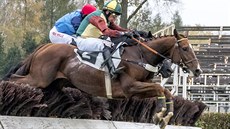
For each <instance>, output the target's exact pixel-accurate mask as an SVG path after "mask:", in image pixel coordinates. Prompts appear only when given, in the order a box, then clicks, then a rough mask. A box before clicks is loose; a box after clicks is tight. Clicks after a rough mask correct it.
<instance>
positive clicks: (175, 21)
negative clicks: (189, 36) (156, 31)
mask: <svg viewBox="0 0 230 129" xmlns="http://www.w3.org/2000/svg"><path fill="white" fill-rule="evenodd" d="M172 24H175V27H176V28H179V27H181V26H182V25H183V22H182V18H181V16H180V15H179V12H178V11H176V12H175V14H174V15H173V17H172Z"/></svg>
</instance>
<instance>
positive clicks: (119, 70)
mask: <svg viewBox="0 0 230 129" xmlns="http://www.w3.org/2000/svg"><path fill="white" fill-rule="evenodd" d="M123 69H125V66H122V67H119V68H116V69H115V70H114V71H113V73H114V74H119V73H121V71H122V70H123Z"/></svg>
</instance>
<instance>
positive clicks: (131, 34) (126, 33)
mask: <svg viewBox="0 0 230 129" xmlns="http://www.w3.org/2000/svg"><path fill="white" fill-rule="evenodd" d="M124 35H125V36H127V37H128V38H133V32H130V31H128V32H124Z"/></svg>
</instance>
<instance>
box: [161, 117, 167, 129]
mask: <svg viewBox="0 0 230 129" xmlns="http://www.w3.org/2000/svg"><path fill="white" fill-rule="evenodd" d="M166 125H167V123H165V120H164V119H162V121H161V122H160V129H165V127H166Z"/></svg>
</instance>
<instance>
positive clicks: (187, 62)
mask: <svg viewBox="0 0 230 129" xmlns="http://www.w3.org/2000/svg"><path fill="white" fill-rule="evenodd" d="M174 36H175V37H176V39H177V45H178V47H177V49H178V53H175V54H176V55H173V57H172V58H173V61H174V63H177V64H179V65H180V66H182V67H183V68H186V69H188V70H189V71H190V75H194V76H199V75H200V74H201V73H202V70H201V69H200V64H199V62H198V59H197V57H196V55H195V53H194V51H193V48H192V46H191V44H189V42H188V38H187V37H185V36H184V35H181V34H178V32H177V31H176V29H175V30H174Z"/></svg>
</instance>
